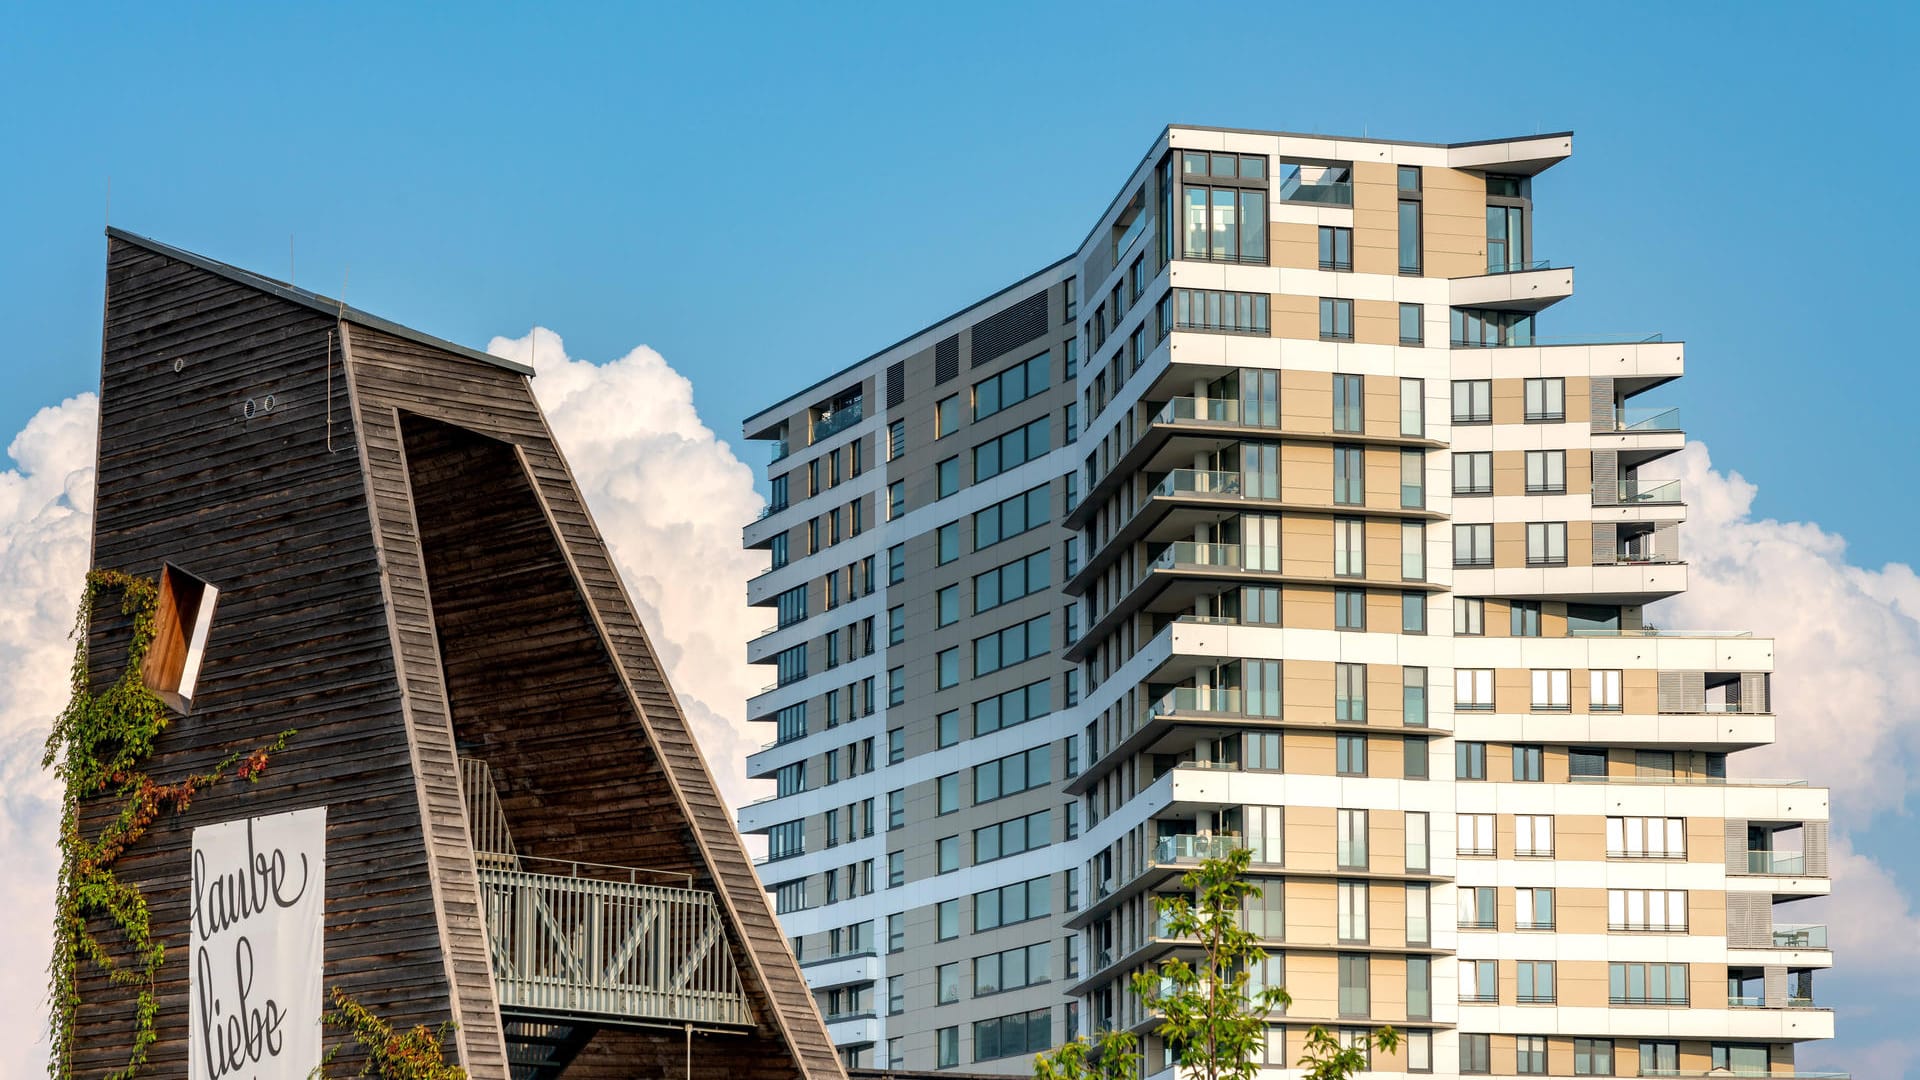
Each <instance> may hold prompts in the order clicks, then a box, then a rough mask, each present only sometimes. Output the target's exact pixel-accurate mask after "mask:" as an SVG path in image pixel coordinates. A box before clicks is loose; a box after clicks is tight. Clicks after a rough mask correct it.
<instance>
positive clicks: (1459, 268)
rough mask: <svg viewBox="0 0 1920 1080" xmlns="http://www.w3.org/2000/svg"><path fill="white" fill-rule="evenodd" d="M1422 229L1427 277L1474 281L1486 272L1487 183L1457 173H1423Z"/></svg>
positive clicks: (1457, 171)
mask: <svg viewBox="0 0 1920 1080" xmlns="http://www.w3.org/2000/svg"><path fill="white" fill-rule="evenodd" d="M1420 184H1421V187H1422V189H1423V195H1422V207H1421V227H1422V231H1423V232H1424V233H1425V236H1424V237H1423V240H1424V245H1423V246H1424V248H1425V250H1424V255H1425V258H1426V266H1425V268H1424V269H1425V270H1426V274H1427V276H1428V277H1448V278H1454V277H1472V276H1474V275H1477V274H1483V273H1485V272H1486V269H1487V256H1486V252H1487V182H1486V179H1485V178H1484V177H1482V176H1479V175H1476V174H1474V173H1466V172H1461V171H1459V170H1457V169H1442V168H1427V169H1423V170H1421V177H1420Z"/></svg>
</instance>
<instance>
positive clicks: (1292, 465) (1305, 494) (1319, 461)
mask: <svg viewBox="0 0 1920 1080" xmlns="http://www.w3.org/2000/svg"><path fill="white" fill-rule="evenodd" d="M1322 396H1323V397H1324V400H1325V401H1326V403H1327V411H1326V412H1325V413H1323V414H1321V415H1320V416H1318V417H1315V418H1314V419H1313V422H1317V423H1318V424H1319V425H1320V429H1321V430H1325V429H1326V428H1327V427H1328V426H1329V419H1330V418H1331V416H1332V415H1333V391H1332V390H1331V389H1328V390H1327V392H1326V393H1325V394H1324V395H1322ZM1282 401H1283V403H1284V401H1285V392H1284V391H1282ZM1283 407H1284V404H1283ZM1289 424H1291V418H1289ZM1280 498H1281V499H1282V500H1283V501H1285V502H1290V503H1300V504H1304V505H1308V506H1329V505H1331V504H1332V503H1333V447H1331V446H1329V445H1327V444H1325V443H1302V442H1289V443H1282V444H1281V445H1280ZM1327 535H1328V537H1329V538H1331V536H1332V535H1333V530H1332V526H1330V525H1329V526H1327ZM1332 543H1333V541H1332V540H1331V539H1329V540H1328V541H1327V544H1328V548H1327V563H1326V565H1328V566H1331V565H1332V564H1333V548H1332Z"/></svg>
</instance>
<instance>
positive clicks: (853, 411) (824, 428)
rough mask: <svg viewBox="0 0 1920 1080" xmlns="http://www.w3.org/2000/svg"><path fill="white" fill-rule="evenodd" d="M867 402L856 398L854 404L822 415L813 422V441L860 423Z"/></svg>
mask: <svg viewBox="0 0 1920 1080" xmlns="http://www.w3.org/2000/svg"><path fill="white" fill-rule="evenodd" d="M865 404H866V403H865V402H864V401H863V400H855V401H854V402H853V403H852V404H849V405H842V406H841V407H839V408H837V409H835V410H833V411H832V412H830V413H826V414H824V415H822V416H821V417H820V418H819V419H817V420H815V421H814V422H813V441H814V442H819V441H820V440H822V439H824V438H827V437H828V436H830V435H837V434H839V433H840V432H842V431H845V430H847V429H848V428H850V427H852V426H853V425H855V424H857V423H859V422H860V420H861V418H862V416H863V415H864V414H865V412H866V409H865Z"/></svg>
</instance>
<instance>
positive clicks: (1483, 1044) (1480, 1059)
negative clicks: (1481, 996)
mask: <svg viewBox="0 0 1920 1080" xmlns="http://www.w3.org/2000/svg"><path fill="white" fill-rule="evenodd" d="M1471 962H1472V961H1464V962H1462V963H1461V965H1460V966H1461V969H1462V970H1463V971H1464V970H1465V969H1466V966H1467V964H1469V963H1471ZM1461 997H1462V998H1464V997H1466V995H1465V994H1464V993H1463V994H1461ZM1490 1039H1491V1037H1490V1036H1487V1035H1478V1034H1471V1033H1468V1032H1461V1033H1460V1071H1461V1072H1463V1073H1490V1072H1492V1071H1493V1053H1492V1051H1491V1049H1490V1048H1489V1047H1488V1043H1489V1041H1490Z"/></svg>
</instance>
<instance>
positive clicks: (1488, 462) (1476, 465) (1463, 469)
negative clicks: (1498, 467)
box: [1453, 450, 1493, 495]
mask: <svg viewBox="0 0 1920 1080" xmlns="http://www.w3.org/2000/svg"><path fill="white" fill-rule="evenodd" d="M1453 493H1454V494H1455V495H1491V494H1493V453H1492V451H1488V450H1473V451H1468V452H1465V453H1456V454H1454V455H1453Z"/></svg>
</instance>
